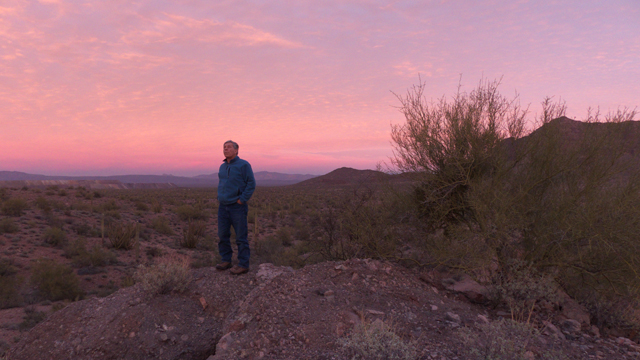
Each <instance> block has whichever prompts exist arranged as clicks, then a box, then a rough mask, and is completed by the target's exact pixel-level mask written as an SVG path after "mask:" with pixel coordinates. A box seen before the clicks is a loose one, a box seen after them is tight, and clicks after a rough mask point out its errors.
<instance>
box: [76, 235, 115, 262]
mask: <svg viewBox="0 0 640 360" xmlns="http://www.w3.org/2000/svg"><path fill="white" fill-rule="evenodd" d="M64 256H66V257H68V258H70V259H72V261H73V264H74V265H76V266H79V267H86V266H92V267H99V266H106V265H109V264H110V263H114V262H115V261H116V256H115V254H113V253H112V252H110V251H109V250H107V249H105V248H103V247H102V246H100V245H97V244H96V245H94V246H93V247H92V248H91V250H87V241H86V239H85V238H83V237H80V238H78V239H76V240H75V241H72V242H70V243H69V244H68V245H67V246H65V248H64Z"/></svg>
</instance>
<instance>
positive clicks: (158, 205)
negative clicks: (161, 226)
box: [151, 201, 162, 214]
mask: <svg viewBox="0 0 640 360" xmlns="http://www.w3.org/2000/svg"><path fill="white" fill-rule="evenodd" d="M151 210H153V212H154V213H156V214H160V213H161V212H162V203H160V202H159V201H153V202H152V203H151Z"/></svg>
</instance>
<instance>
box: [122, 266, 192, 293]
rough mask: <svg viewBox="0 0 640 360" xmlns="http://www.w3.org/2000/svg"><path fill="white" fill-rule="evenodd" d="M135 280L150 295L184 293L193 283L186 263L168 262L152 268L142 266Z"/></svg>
mask: <svg viewBox="0 0 640 360" xmlns="http://www.w3.org/2000/svg"><path fill="white" fill-rule="evenodd" d="M134 279H135V281H136V282H137V283H139V284H140V286H142V289H143V290H144V291H146V292H148V293H150V294H154V295H156V294H168V293H170V292H178V293H180V292H184V291H186V290H187V288H188V287H189V283H190V282H191V272H190V271H189V266H188V264H186V263H185V262H184V261H175V260H174V261H167V262H161V263H159V264H154V265H151V266H144V265H140V267H138V270H137V271H136V273H135V275H134Z"/></svg>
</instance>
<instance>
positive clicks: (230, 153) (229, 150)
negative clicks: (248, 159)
mask: <svg viewBox="0 0 640 360" xmlns="http://www.w3.org/2000/svg"><path fill="white" fill-rule="evenodd" d="M223 152H224V157H225V158H227V159H233V158H234V157H236V156H237V155H238V150H236V149H234V148H233V144H232V143H226V144H224V147H223Z"/></svg>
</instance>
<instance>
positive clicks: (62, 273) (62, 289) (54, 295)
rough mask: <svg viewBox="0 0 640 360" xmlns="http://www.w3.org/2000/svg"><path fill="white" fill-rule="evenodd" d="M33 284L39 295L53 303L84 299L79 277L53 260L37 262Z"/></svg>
mask: <svg viewBox="0 0 640 360" xmlns="http://www.w3.org/2000/svg"><path fill="white" fill-rule="evenodd" d="M31 284H33V285H34V286H35V287H36V288H37V289H38V292H39V294H40V295H41V296H42V297H44V298H45V299H48V300H51V301H57V300H64V299H68V300H76V299H79V298H81V297H82V295H83V293H82V290H80V286H79V281H78V276H77V275H76V274H75V273H74V272H73V270H72V269H71V268H70V267H69V266H68V265H64V264H58V263H56V262H55V261H53V260H51V259H39V260H37V261H36V262H35V263H34V265H33V267H32V270H31Z"/></svg>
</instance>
